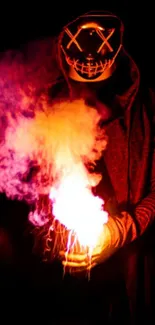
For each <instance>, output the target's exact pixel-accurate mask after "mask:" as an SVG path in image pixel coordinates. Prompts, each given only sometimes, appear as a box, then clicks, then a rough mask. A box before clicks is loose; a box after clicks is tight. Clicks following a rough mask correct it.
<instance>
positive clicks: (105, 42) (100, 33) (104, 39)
mask: <svg viewBox="0 0 155 325" xmlns="http://www.w3.org/2000/svg"><path fill="white" fill-rule="evenodd" d="M114 31H115V28H112V30H111V32H110V33H109V35H108V36H107V37H105V36H104V34H103V32H101V30H100V29H98V28H96V33H97V34H98V35H99V36H100V37H101V39H102V41H103V42H102V44H101V45H100V47H99V49H98V50H97V53H100V51H101V50H102V48H103V46H104V45H105V44H106V45H107V47H108V48H109V50H110V52H113V48H112V46H111V45H110V43H109V42H108V40H109V38H111V36H112V35H113V33H114Z"/></svg>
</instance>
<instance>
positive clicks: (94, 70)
mask: <svg viewBox="0 0 155 325" xmlns="http://www.w3.org/2000/svg"><path fill="white" fill-rule="evenodd" d="M67 63H68V64H69V65H70V66H72V67H73V68H74V69H75V70H76V71H77V72H78V73H79V72H80V74H84V75H87V76H89V77H92V76H96V75H98V74H102V73H103V72H104V71H105V70H106V69H109V68H110V67H111V65H112V63H113V60H111V59H109V60H105V61H104V62H102V61H99V62H96V63H95V64H94V63H90V62H88V63H84V62H82V63H81V62H79V60H75V59H73V60H71V59H70V58H69V57H68V58H67Z"/></svg>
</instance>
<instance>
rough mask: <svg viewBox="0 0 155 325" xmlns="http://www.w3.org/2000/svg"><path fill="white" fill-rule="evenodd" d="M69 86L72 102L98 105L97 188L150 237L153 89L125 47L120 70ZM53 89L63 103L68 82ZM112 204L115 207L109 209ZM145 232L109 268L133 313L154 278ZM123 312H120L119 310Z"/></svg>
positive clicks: (154, 180)
mask: <svg viewBox="0 0 155 325" xmlns="http://www.w3.org/2000/svg"><path fill="white" fill-rule="evenodd" d="M70 86H71V88H72V92H73V98H79V97H82V98H84V99H85V101H86V103H87V104H90V105H93V106H95V107H96V108H97V109H98V110H99V111H100V113H101V115H102V117H103V127H104V128H105V129H106V133H107V135H108V146H107V149H106V150H105V152H104V157H103V159H102V160H101V162H100V167H99V168H100V170H102V173H103V182H104V181H105V182H104V185H103V184H102V185H101V186H100V187H99V191H100V194H101V196H103V197H104V195H103V192H104V191H105V192H107V194H106V201H107V202H109V206H108V208H109V211H112V212H114V213H115V212H116V213H117V212H118V211H128V212H129V213H130V214H131V216H132V217H133V220H134V222H135V223H136V225H137V230H138V234H139V236H140V235H142V234H144V233H145V232H146V234H147V232H148V229H149V226H150V225H152V224H153V222H154V218H155V154H154V105H155V96H154V93H153V91H152V90H149V89H148V90H147V89H146V87H145V85H144V83H143V82H142V81H141V80H140V73H139V70H138V68H137V66H136V64H135V62H134V61H133V60H132V58H131V57H130V56H129V54H128V53H126V51H125V50H124V49H123V50H122V52H121V56H120V58H119V65H118V67H117V69H116V71H115V72H114V74H113V75H112V76H111V77H110V78H109V79H108V80H105V81H103V82H98V83H88V84H85V83H78V82H76V81H73V80H72V81H71V80H70ZM55 90H56V91H54V88H52V89H51V91H50V96H51V98H52V99H55V95H56V98H59V99H60V98H63V99H64V98H65V97H66V90H67V83H65V81H64V82H62V83H61V82H60V83H59V84H58V85H56V88H55ZM105 183H106V185H105ZM107 184H108V185H107ZM113 198H114V200H113ZM111 202H112V205H113V203H114V206H110V205H111ZM152 229H153V228H152ZM146 234H144V235H143V236H140V237H138V238H137V240H136V241H135V242H134V243H133V244H131V246H130V245H129V246H128V247H126V248H125V249H123V250H122V251H121V252H120V253H119V254H120V255H119V254H116V255H117V257H114V262H113V263H114V264H113V263H112V265H111V268H112V271H110V274H111V273H113V275H112V278H113V279H114V278H115V275H116V273H117V272H116V273H115V272H114V270H115V271H116V269H118V268H119V272H120V273H121V274H122V273H123V275H122V276H123V278H124V279H125V282H126V285H125V286H126V288H127V290H128V293H127V295H128V298H129V302H130V303H131V308H132V311H133V308H135V306H136V305H135V304H136V303H137V297H138V295H139V294H140V295H141V300H140V302H138V304H141V301H142V300H143V305H141V307H140V308H142V309H143V308H144V301H145V299H146V292H145V290H142V288H143V289H144V282H145V281H144V279H145V280H146V279H147V280H148V279H149V278H150V274H149V275H148V273H147V274H146V273H143V271H144V268H146V265H145V263H146V261H145V263H144V254H146V247H148V244H147V243H146V242H145V237H147V235H146ZM126 236H128V234H126ZM147 240H148V238H147ZM148 241H149V240H148ZM143 250H144V252H145V253H143ZM146 255H147V254H146ZM120 256H121V258H120ZM115 258H116V260H115ZM117 258H118V260H117ZM139 260H140V261H141V266H140V272H139V271H138V269H139ZM142 261H143V262H142ZM108 263H109V262H108ZM116 264H117V266H116ZM118 264H119V267H118ZM146 264H147V263H146ZM144 265H145V267H144ZM108 273H109V267H108ZM142 274H143V276H144V278H143V280H142ZM137 278H139V279H141V280H142V282H140V280H137ZM145 289H146V288H145ZM137 290H139V291H137ZM147 294H148V291H147ZM149 295H150V292H149ZM142 296H143V299H142ZM142 306H143V307H142ZM145 307H146V306H145ZM118 309H119V308H118ZM143 310H145V308H144V309H143ZM119 312H120V313H121V311H120V310H119ZM119 312H118V311H117V313H116V314H117V317H121V316H120V315H119V316H118V314H119ZM135 313H136V311H135V309H134V317H138V318H136V319H138V320H139V319H143V316H142V315H144V314H143V313H142V311H141V312H140V313H138V316H135ZM150 315H151V314H149V317H151V316H150Z"/></svg>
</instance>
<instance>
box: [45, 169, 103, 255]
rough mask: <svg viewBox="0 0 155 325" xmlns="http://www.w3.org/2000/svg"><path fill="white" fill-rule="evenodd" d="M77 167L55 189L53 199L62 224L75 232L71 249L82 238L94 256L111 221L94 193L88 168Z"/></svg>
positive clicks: (68, 247) (51, 195)
mask: <svg viewBox="0 0 155 325" xmlns="http://www.w3.org/2000/svg"><path fill="white" fill-rule="evenodd" d="M77 167H78V166H75V168H73V171H72V173H71V174H70V175H67V176H66V177H64V179H62V180H61V183H60V186H59V187H58V188H54V187H53V188H52V189H51V192H50V198H51V200H52V201H53V214H54V216H55V219H57V220H58V221H59V222H60V223H61V224H62V225H64V226H65V227H66V228H67V229H68V230H69V231H70V235H71V236H72V235H74V237H75V242H73V243H72V242H71V241H70V236H69V237H68V242H67V247H66V249H67V251H70V250H74V245H76V242H77V241H78V242H79V244H80V245H81V247H82V250H83V249H85V250H86V251H87V252H88V254H89V255H90V254H91V252H92V250H93V248H94V247H95V245H96V244H97V239H98V238H99V235H100V234H101V232H102V230H103V224H104V223H106V222H107V220H108V214H107V212H105V211H103V205H104V201H103V200H101V199H100V198H99V197H97V196H94V195H93V194H92V191H91V188H90V184H88V183H89V180H88V178H87V174H86V172H85V173H84V169H82V168H81V166H79V167H80V168H79V169H78V168H77Z"/></svg>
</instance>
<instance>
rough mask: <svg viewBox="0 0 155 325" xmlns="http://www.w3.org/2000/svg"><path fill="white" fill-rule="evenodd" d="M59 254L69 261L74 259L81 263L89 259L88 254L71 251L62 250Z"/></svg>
mask: <svg viewBox="0 0 155 325" xmlns="http://www.w3.org/2000/svg"><path fill="white" fill-rule="evenodd" d="M59 255H60V257H61V258H62V259H65V260H67V261H68V262H69V261H74V262H75V263H80V262H83V261H85V260H88V259H89V257H88V255H87V254H70V253H64V252H60V253H59Z"/></svg>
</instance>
